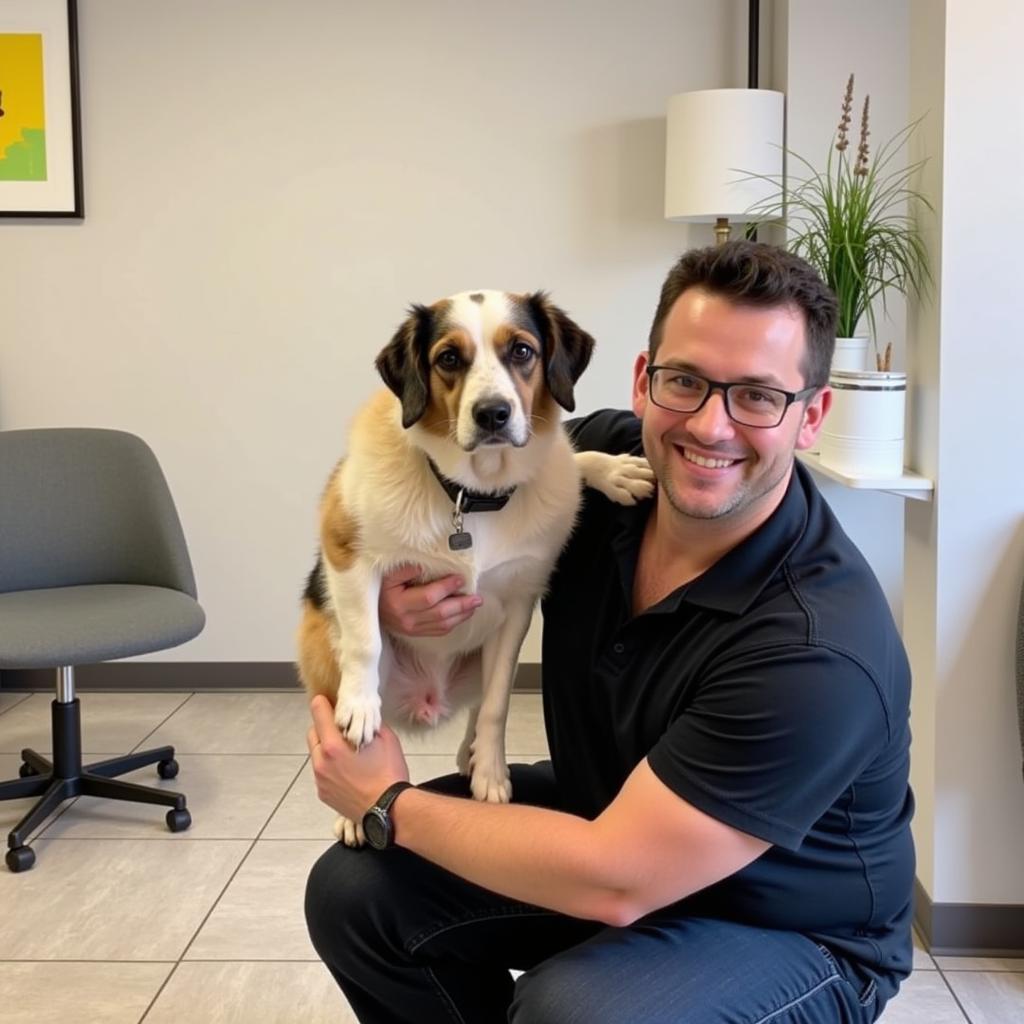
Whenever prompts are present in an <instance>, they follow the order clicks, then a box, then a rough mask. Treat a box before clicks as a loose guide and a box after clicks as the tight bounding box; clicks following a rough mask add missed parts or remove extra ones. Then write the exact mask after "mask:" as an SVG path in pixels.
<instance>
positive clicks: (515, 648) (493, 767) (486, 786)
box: [470, 600, 534, 804]
mask: <svg viewBox="0 0 1024 1024" xmlns="http://www.w3.org/2000/svg"><path fill="white" fill-rule="evenodd" d="M533 605H534V602H533V601H532V600H527V601H523V600H512V601H509V602H508V603H507V604H506V606H505V610H506V616H505V621H504V622H503V623H502V625H501V628H500V629H497V630H495V632H494V633H493V634H492V635H491V636H490V637H488V638H487V640H485V641H484V645H483V650H482V662H483V697H482V699H481V701H480V709H479V711H478V712H477V716H476V738H475V739H474V740H473V743H472V748H471V750H472V752H471V754H470V770H471V776H470V789H471V790H472V793H473V796H474V797H476V799H477V800H487V801H489V802H490V803H496V804H507V803H508V802H509V800H510V799H511V798H512V784H511V782H509V777H508V765H507V763H506V761H505V723H506V721H507V720H508V704H509V697H510V696H511V694H512V683H513V681H514V678H515V671H516V665H517V663H518V661H519V651H520V649H521V648H522V646H523V640H524V639H525V637H526V631H527V630H528V629H529V628H530V617H531V616H532V614H533Z"/></svg>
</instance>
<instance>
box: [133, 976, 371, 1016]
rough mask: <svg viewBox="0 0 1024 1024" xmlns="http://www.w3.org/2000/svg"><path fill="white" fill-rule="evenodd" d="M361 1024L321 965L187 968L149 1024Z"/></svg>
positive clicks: (171, 983) (170, 986) (165, 994)
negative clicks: (295, 1023) (285, 1023)
mask: <svg viewBox="0 0 1024 1024" xmlns="http://www.w3.org/2000/svg"><path fill="white" fill-rule="evenodd" d="M182 1021H201V1022H202V1024H281V1022H282V1021H301V1022H302V1024H356V1018H355V1014H353V1013H352V1010H351V1009H350V1008H349V1005H348V1002H347V1001H346V999H345V997H344V996H343V995H342V994H341V991H340V990H339V989H338V986H337V985H336V984H335V983H334V979H333V978H332V977H331V976H330V974H329V973H328V971H327V968H326V967H324V966H323V964H321V963H182V964H179V966H178V968H177V970H175V972H174V975H173V976H172V977H171V980H170V981H169V982H168V983H167V987H166V988H165V989H164V990H163V992H161V993H160V998H159V999H157V1001H156V1003H155V1004H154V1006H153V1008H152V1010H150V1011H149V1013H148V1014H147V1015H146V1021H145V1024H181V1022H182Z"/></svg>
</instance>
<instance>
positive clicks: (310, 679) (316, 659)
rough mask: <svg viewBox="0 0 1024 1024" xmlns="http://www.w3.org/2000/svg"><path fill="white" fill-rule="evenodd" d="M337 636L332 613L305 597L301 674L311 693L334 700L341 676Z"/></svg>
mask: <svg viewBox="0 0 1024 1024" xmlns="http://www.w3.org/2000/svg"><path fill="white" fill-rule="evenodd" d="M334 636H335V626H334V623H333V622H332V621H331V616H330V615H329V613H327V612H325V611H324V610H323V609H320V608H315V607H314V606H313V603H312V602H311V601H308V600H307V601H304V602H303V609H302V621H301V622H300V623H299V635H298V648H299V658H298V667H299V678H300V679H301V680H302V685H303V686H305V688H306V692H307V693H308V694H309V695H310V697H315V696H316V695H317V694H323V695H324V696H325V697H326V698H327V699H328V700H329V701H330V702H331V703H332V704H333V703H334V700H335V697H336V696H337V694H338V683H339V682H340V680H341V674H340V672H339V671H338V652H337V650H336V648H335V640H334Z"/></svg>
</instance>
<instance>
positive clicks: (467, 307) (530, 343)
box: [377, 291, 594, 451]
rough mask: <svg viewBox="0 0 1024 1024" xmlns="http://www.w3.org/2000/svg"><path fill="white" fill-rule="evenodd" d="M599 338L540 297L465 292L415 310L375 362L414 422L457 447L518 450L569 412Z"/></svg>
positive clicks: (406, 418) (406, 422) (408, 422)
mask: <svg viewBox="0 0 1024 1024" xmlns="http://www.w3.org/2000/svg"><path fill="white" fill-rule="evenodd" d="M593 348H594V339H593V338H592V337H591V336H590V335H589V334H587V333H586V332H585V331H583V330H581V329H580V328H579V327H578V326H577V325H576V324H575V323H573V321H572V320H570V319H569V317H568V316H566V314H565V313H563V312H562V310H560V309H559V308H558V307H557V306H555V305H553V304H552V303H551V302H550V301H549V300H548V297H547V295H545V294H544V293H543V292H534V293H533V294H530V295H514V294H511V293H509V292H499V291H483V292H463V293H462V294H460V295H454V296H452V297H451V298H450V299H442V300H441V301H440V302H435V303H434V304H433V305H432V306H413V307H412V308H411V309H410V311H409V316H408V318H407V319H406V320H405V322H404V323H403V324H402V326H401V327H399V329H398V331H397V332H396V334H395V336H394V337H393V338H392V339H391V341H390V342H389V343H388V345H387V346H386V347H385V348H384V350H383V351H382V352H381V353H380V355H379V356H378V357H377V369H378V371H379V372H380V375H381V377H383V378H384V383H385V384H387V386H388V387H389V388H390V389H391V390H392V391H393V392H394V393H395V394H396V395H397V396H398V398H399V399H400V401H401V403H402V426H404V427H406V428H408V427H411V426H412V425H413V424H416V423H418V424H420V426H421V427H422V428H423V429H425V430H429V431H430V432H431V433H436V434H439V435H441V436H443V437H446V438H448V439H449V440H452V441H454V442H455V443H456V444H457V445H458V446H459V447H460V448H462V449H463V450H464V451H473V450H474V449H476V448H477V447H479V446H480V445H513V446H514V447H517V448H521V447H522V446H523V445H525V444H526V443H527V441H528V440H529V438H530V435H531V433H533V432H535V431H538V430H543V429H548V428H550V427H551V426H552V425H553V424H554V423H556V422H557V420H558V416H557V415H556V410H555V408H554V405H553V402H557V403H558V405H560V406H561V407H562V408H563V409H566V410H567V411H569V412H572V411H573V409H574V408H575V407H576V403H575V399H574V398H573V386H574V385H575V383H576V381H577V380H578V379H579V376H580V374H581V373H583V371H584V370H585V369H586V366H587V363H588V362H589V361H590V355H591V352H592V351H593Z"/></svg>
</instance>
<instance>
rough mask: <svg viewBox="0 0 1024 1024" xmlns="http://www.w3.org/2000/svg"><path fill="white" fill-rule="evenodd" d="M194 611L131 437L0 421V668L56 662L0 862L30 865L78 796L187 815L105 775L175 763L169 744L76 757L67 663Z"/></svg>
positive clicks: (157, 636) (148, 468) (183, 821)
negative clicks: (36, 843) (42, 838)
mask: <svg viewBox="0 0 1024 1024" xmlns="http://www.w3.org/2000/svg"><path fill="white" fill-rule="evenodd" d="M204 621H205V616H204V615H203V610H202V608H200V606H199V604H198V603H197V601H196V581H195V576H194V575H193V573H192V561H191V559H190V558H189V555H188V548H187V547H186V545H185V535H184V533H183V532H182V529H181V521H180V520H179V519H178V512H177V509H176V508H175V507H174V500H173V498H172V497H171V492H170V489H169V488H168V486H167V480H166V479H165V478H164V474H163V471H162V470H161V469H160V463H159V462H157V459H156V456H155V455H154V454H153V452H152V450H151V449H150V447H149V445H147V444H146V442H145V441H143V440H142V439H141V438H139V437H136V436H135V435H134V434H128V433H125V432H124V431H121V430H103V429H97V428H91V427H85V428H75V427H70V428H68V427H56V428H51V429H41V430H0V671H2V670H4V669H40V668H50V669H54V670H55V679H54V682H55V685H56V700H54V701H53V703H52V704H51V705H50V722H51V726H50V732H51V744H50V750H52V751H53V755H52V757H44V756H43V755H42V754H40V753H39V752H38V751H36V750H33V749H31V748H28V747H26V748H25V749H24V750H22V751H21V765H20V767H19V769H18V777H17V778H16V779H8V780H6V781H3V782H0V801H4V800H23V799H26V798H34V799H35V803H34V804H33V805H32V806H31V807H30V809H29V810H28V811H27V812H26V813H25V814H24V815H23V816H22V818H21V820H20V821H18V822H17V824H16V825H15V826H14V828H12V829H11V830H10V832H9V833H8V835H7V856H6V858H5V859H6V861H7V867H8V868H10V870H11V871H16V872H20V871H27V870H28V869H29V868H31V867H32V865H33V864H34V863H35V852H34V851H33V850H32V848H31V847H30V846H29V845H28V841H29V839H30V838H31V836H32V835H33V834H34V833H35V832H36V830H37V829H38V828H39V827H40V826H41V825H42V824H43V823H44V822H45V821H46V820H47V818H48V817H49V816H50V815H51V814H52V813H53V812H54V811H56V810H57V809H58V808H59V807H60V805H61V804H62V803H63V802H64V801H65V800H71V799H74V798H76V797H80V796H87V797H99V798H100V799H104V800H126V801H130V802H132V803H143V804H155V805H159V806H164V807H169V808H170V810H169V811H168V812H167V815H166V821H167V827H168V828H169V829H170V830H171V831H172V832H181V831H182V830H183V829H186V828H188V827H189V825H190V824H191V823H192V816H191V815H190V814H189V812H188V808H187V806H186V803H187V801H186V798H185V794H184V793H176V792H173V791H172V790H170V789H167V788H166V787H156V786H143V785H140V784H139V783H137V782H127V781H125V780H124V779H119V778H117V776H119V775H124V774H125V773H127V772H133V771H136V770H138V769H139V768H144V767H146V766H147V765H153V764H155V765H156V766H157V774H158V775H159V776H160V778H162V779H173V778H174V777H175V776H176V775H177V774H178V762H177V761H176V760H175V758H174V747H172V746H163V747H154V748H153V749H150V750H137V751H133V752H132V753H130V754H122V755H119V756H117V757H113V758H106V759H105V760H102V761H98V762H94V763H91V764H85V763H84V762H83V759H82V717H81V708H80V704H79V701H78V698H77V697H76V696H75V667H76V666H78V665H93V664H96V663H97V662H106V661H112V660H114V659H117V658H127V657H130V656H132V655H137V654H149V653H151V652H155V651H162V650H165V649H166V648H168V647H174V646H176V645H177V644H182V643H185V641H186V640H191V639H192V638H193V637H194V636H196V635H197V634H198V633H199V632H200V630H201V629H202V628H203V624H204Z"/></svg>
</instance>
